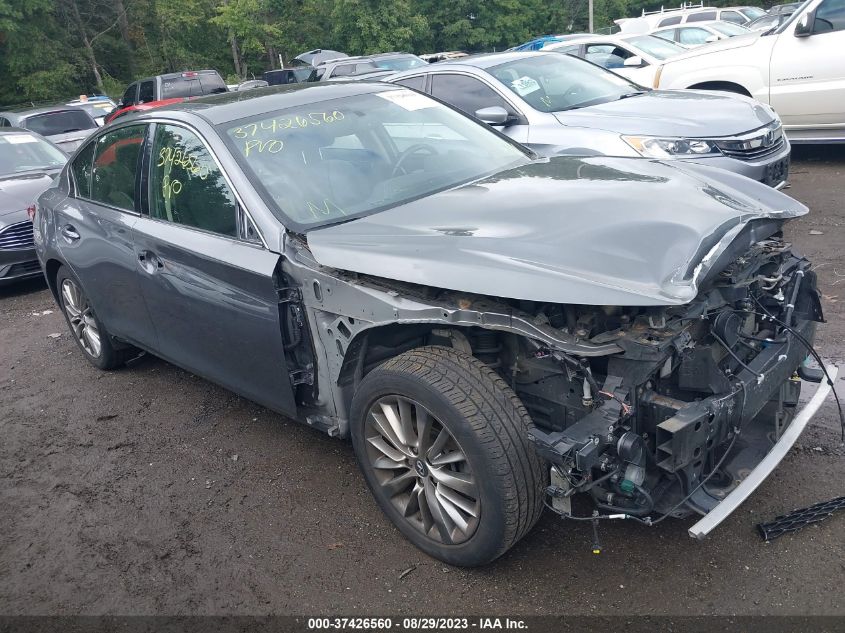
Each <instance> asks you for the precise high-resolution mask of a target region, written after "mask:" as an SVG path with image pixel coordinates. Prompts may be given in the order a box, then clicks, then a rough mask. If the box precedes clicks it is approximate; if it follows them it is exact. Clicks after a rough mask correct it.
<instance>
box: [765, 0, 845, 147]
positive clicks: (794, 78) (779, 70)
mask: <svg viewBox="0 0 845 633" xmlns="http://www.w3.org/2000/svg"><path fill="white" fill-rule="evenodd" d="M805 14H806V9H805ZM799 21H800V18H799V19H796V20H793V22H792V24H790V25H789V26H788V27H787V28H786V30H784V31H783V32H782V33H780V34H779V35H777V36H775V37H777V38H778V39H777V41H776V42H775V44H774V47H773V50H772V57H771V69H770V80H769V86H770V88H769V102H770V103H771V105H772V106H773V107H774V108H775V110H776V111H777V113H778V114H779V115H780V117H781V119H782V120H783V123H784V125H785V126H786V127H787V129H806V128H829V129H832V130H833V134H835V135H838V136H842V137H845V63H843V51H845V0H822V1H821V2H820V3H819V4H818V5H817V7H816V13H815V23H814V24H813V25H812V26H813V28H812V32H811V33H810V34H809V35H807V36H805V37H796V36H795V26H796V25H797V23H798V22H799Z"/></svg>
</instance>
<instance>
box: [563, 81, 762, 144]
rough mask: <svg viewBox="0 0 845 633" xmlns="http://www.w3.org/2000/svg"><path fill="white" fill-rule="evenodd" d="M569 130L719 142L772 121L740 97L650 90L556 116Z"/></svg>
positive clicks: (753, 102)
mask: <svg viewBox="0 0 845 633" xmlns="http://www.w3.org/2000/svg"><path fill="white" fill-rule="evenodd" d="M555 117H556V118H557V119H558V121H560V122H561V123H563V124H564V125H567V126H573V127H576V126H577V127H585V128H591V129H596V128H598V129H602V130H608V131H611V132H618V133H619V134H638V135H647V136H683V137H704V136H707V137H719V136H730V135H733V134H742V133H744V132H749V131H751V130H755V129H757V128H759V127H762V126H764V125H767V124H769V123H771V122H772V121H773V120H774V116H773V114H772V111H771V110H770V109H769V108H768V107H766V106H764V105H762V104H761V103H760V102H758V101H755V100H754V99H750V98H748V97H743V96H741V95H725V94H720V93H718V92H712V91H709V90H651V91H649V92H646V93H645V94H641V95H638V96H636V97H628V98H627V99H620V100H618V101H611V102H609V103H603V104H601V105H595V106H590V107H589V108H584V109H581V110H569V111H564V112H557V113H555Z"/></svg>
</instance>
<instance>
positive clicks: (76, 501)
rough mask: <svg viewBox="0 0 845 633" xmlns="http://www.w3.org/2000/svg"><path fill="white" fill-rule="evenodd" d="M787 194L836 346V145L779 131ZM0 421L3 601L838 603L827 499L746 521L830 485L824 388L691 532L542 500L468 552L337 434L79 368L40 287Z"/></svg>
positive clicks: (1, 353) (3, 293)
mask: <svg viewBox="0 0 845 633" xmlns="http://www.w3.org/2000/svg"><path fill="white" fill-rule="evenodd" d="M788 193H790V194H791V195H792V196H794V197H796V198H798V199H799V200H801V201H803V202H804V203H805V204H807V205H808V206H809V207H810V208H811V209H812V212H811V213H810V215H808V216H807V217H805V218H803V219H801V220H800V221H798V222H795V223H793V225H792V227H791V229H790V231H791V236H792V238H793V239H794V241H795V242H796V243H797V244H798V246H799V248H800V249H801V250H802V251H803V252H804V253H805V254H806V255H808V256H809V257H810V258H811V259H812V260H813V261H814V262H815V263H816V265H817V267H818V270H819V274H820V279H821V287H822V290H823V293H824V295H825V298H824V308H825V311H826V316H827V318H828V320H829V323H828V324H827V325H825V326H822V327H821V328H820V331H819V337H818V346H819V348H820V349H822V350H823V353H824V354H825V355H827V356H828V357H829V358H832V359H834V360H836V361H838V362H840V363H841V362H843V361H845V343H843V334H845V319H844V318H843V315H844V314H845V209H843V199H845V150H843V149H841V148H833V149H816V150H807V149H802V148H796V150H795V153H794V164H793V169H792V188H791V189H790V190H788ZM819 232H820V234H819ZM47 311H52V312H47ZM57 333H58V334H60V336H51V335H55V334H57ZM837 383H838V385H839V389H840V391H841V392H842V393H843V395H845V381H843V380H841V379H840V380H838V381H837ZM812 389H813V387H812V386H811V387H809V388H808V389H807V392H808V393H810V392H811V391H812ZM0 432H2V439H0V613H4V614H183V615H187V614H267V613H277V614H308V615H313V614H319V613H325V612H332V613H338V612H343V613H347V614H367V615H371V614H433V615H449V614H457V613H474V614H491V613H503V614H507V613H510V614H514V613H518V614H522V615H535V614H564V613H565V614H570V615H571V614H599V613H601V614H673V615H679V614H759V613H769V614H771V613H777V614H809V613H812V614H840V615H845V592H843V589H842V580H843V577H845V513H841V514H840V516H836V517H833V518H831V519H828V520H827V521H825V522H824V523H821V524H820V525H818V526H817V527H811V528H807V529H805V530H803V531H802V532H800V533H798V534H795V535H790V536H785V537H783V538H781V539H779V540H777V541H775V542H773V543H770V544H764V543H762V542H761V540H760V538H759V537H758V536H757V534H756V531H755V528H754V524H755V523H756V522H758V521H761V520H767V519H771V518H773V517H774V516H775V515H777V514H779V513H781V512H783V511H786V510H790V509H792V508H794V507H801V506H806V505H809V504H811V503H815V502H817V501H822V500H827V499H829V498H831V497H834V496H840V495H843V494H845V484H843V481H845V454H844V453H843V448H842V446H841V445H840V444H839V430H838V422H837V419H836V417H835V410H834V406H833V404H832V403H831V402H828V403H827V404H826V405H825V407H824V408H823V410H822V411H821V414H820V415H819V416H818V417H817V418H816V419H815V420H814V421H813V422H812V424H811V426H810V427H809V429H808V430H807V432H805V434H804V435H803V436H802V437H801V439H800V440H799V443H798V445H797V448H796V449H795V450H793V452H792V453H791V454H790V455H789V456H788V457H787V459H786V460H785V461H784V463H783V464H782V465H781V467H780V468H779V469H778V470H777V471H776V473H775V474H774V475H773V476H772V477H771V478H770V479H769V480H768V481H767V482H766V483H765V484H764V485H763V486H762V488H761V490H759V491H758V493H757V494H755V495H754V496H753V497H752V498H751V499H750V500H749V501H748V502H747V503H746V504H745V505H744V506H742V507H741V509H740V510H739V511H738V512H737V513H736V514H734V516H733V517H731V518H730V519H729V520H728V521H727V522H726V523H725V524H723V525H722V527H720V528H719V529H718V530H717V531H716V532H715V533H714V534H713V535H712V536H711V537H710V539H709V540H707V541H704V542H695V541H693V540H691V539H690V538H689V537H688V536H687V533H686V530H687V528H688V527H689V525H690V523H691V522H690V521H677V520H670V521H666V522H664V523H662V524H661V525H660V526H659V528H653V529H650V528H646V527H643V526H639V525H635V524H628V523H618V524H613V525H607V526H603V527H602V530H601V538H602V541H603V544H604V546H605V550H604V552H603V553H602V554H601V555H600V556H595V555H593V554H591V552H590V543H591V538H592V535H591V528H590V526H589V524H572V523H563V522H562V521H560V520H559V519H557V518H555V517H553V516H549V515H548V513H547V515H546V516H544V517H543V519H542V520H541V521H540V523H539V525H538V526H537V527H536V528H535V529H534V531H533V532H532V533H531V534H530V535H529V536H528V537H527V538H526V539H525V540H523V541H522V542H521V543H520V544H519V545H518V546H517V547H515V548H514V549H513V550H512V551H511V552H510V553H508V554H507V555H505V556H504V557H503V558H501V559H500V560H499V561H497V562H495V563H494V564H492V565H490V566H488V567H486V568H484V569H478V570H461V569H455V568H449V567H446V566H444V565H443V564H440V563H438V562H436V561H434V560H432V559H430V558H428V557H426V556H425V555H423V554H421V553H420V552H419V551H417V550H416V549H415V548H414V547H412V546H411V545H410V544H409V543H408V542H406V541H405V540H404V539H403V538H402V537H401V536H400V534H399V532H398V531H397V530H395V529H394V528H393V527H392V526H391V525H390V524H389V523H388V522H387V520H386V519H385V518H384V517H383V516H382V514H381V512H380V511H379V510H378V508H377V507H376V505H375V503H374V502H373V500H372V499H371V497H370V495H369V493H368V492H367V491H366V489H365V485H364V482H363V479H362V477H361V475H360V474H359V472H358V470H357V467H356V464H355V461H354V458H353V454H352V450H351V446H350V445H348V444H346V443H344V442H341V441H338V440H333V439H330V438H328V437H326V436H324V435H321V434H319V433H318V432H316V431H314V430H311V429H309V428H305V427H303V426H300V425H298V424H296V423H294V422H292V421H289V420H287V419H285V418H283V417H281V416H279V415H276V414H274V413H271V412H269V411H267V410H265V409H262V408H261V407H259V406H257V405H254V404H252V403H250V402H248V401H246V400H243V399H241V398H239V397H237V396H235V395H233V394H231V393H229V392H227V391H225V390H223V389H221V388H219V387H216V386H215V385H212V384H210V383H208V382H206V381H205V380H202V379H200V378H196V377H194V376H192V375H190V374H188V373H186V372H184V371H181V370H179V369H177V368H175V367H173V366H171V365H168V364H167V363H165V362H163V361H160V360H157V359H155V358H148V359H146V360H144V361H143V362H142V363H140V364H139V365H137V366H135V367H133V368H131V369H123V370H120V371H116V372H111V373H103V372H99V371H97V370H95V369H93V368H92V367H90V366H89V365H88V364H87V363H86V362H85V360H84V359H83V357H82V355H81V353H80V352H79V351H78V350H77V348H76V346H75V344H74V342H73V341H72V339H71V338H70V336H69V334H68V332H67V329H66V327H65V323H64V321H63V319H62V316H61V314H60V313H59V312H58V309H57V308H56V306H55V305H54V303H53V301H52V298H51V296H50V294H49V293H48V292H47V291H46V290H45V289H44V286H43V285H42V284H40V283H32V284H28V285H24V286H20V287H15V288H12V289H6V290H0ZM409 569H410V570H411V571H407V570H409Z"/></svg>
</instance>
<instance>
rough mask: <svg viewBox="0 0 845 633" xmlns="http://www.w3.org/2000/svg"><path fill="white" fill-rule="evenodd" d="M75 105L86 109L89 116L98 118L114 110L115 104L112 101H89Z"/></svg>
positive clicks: (74, 105)
mask: <svg viewBox="0 0 845 633" xmlns="http://www.w3.org/2000/svg"><path fill="white" fill-rule="evenodd" d="M73 107H75V108H80V109H81V110H84V111H85V112H87V113H88V115H89V116H91V117H92V118H95V119H96V118H97V117H100V116H106V115H107V114H108V113H109V112H111V111H112V110H114V107H115V104H114V103H113V102H112V101H89V102H87V103H78V104H73Z"/></svg>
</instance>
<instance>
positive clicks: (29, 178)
mask: <svg viewBox="0 0 845 633" xmlns="http://www.w3.org/2000/svg"><path fill="white" fill-rule="evenodd" d="M58 171H59V170H58V169H57V170H54V173H58ZM52 184H53V176H52V175H51V172H42V171H39V172H27V173H23V174H15V175H10V176H0V217H3V216H4V215H8V214H10V213H14V212H15V211H21V210H25V209H26V208H27V207H28V206H29V205H31V204H32V203H33V202H35V199H36V198H37V197H38V195H39V194H40V193H41V192H42V191H45V190H46V189H47V188H49V187H50V186H51V185H52Z"/></svg>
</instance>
